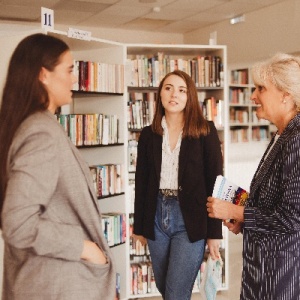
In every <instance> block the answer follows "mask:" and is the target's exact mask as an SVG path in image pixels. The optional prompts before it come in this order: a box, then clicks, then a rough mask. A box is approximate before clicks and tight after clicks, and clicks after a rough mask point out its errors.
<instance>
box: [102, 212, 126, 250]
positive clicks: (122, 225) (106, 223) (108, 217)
mask: <svg viewBox="0 0 300 300" xmlns="http://www.w3.org/2000/svg"><path fill="white" fill-rule="evenodd" d="M101 217H102V230H103V233H104V237H105V238H106V240H107V244H108V246H110V247H113V246H116V245H119V244H122V243H125V241H126V215H125V214H124V213H117V212H112V213H105V214H102V216H101Z"/></svg>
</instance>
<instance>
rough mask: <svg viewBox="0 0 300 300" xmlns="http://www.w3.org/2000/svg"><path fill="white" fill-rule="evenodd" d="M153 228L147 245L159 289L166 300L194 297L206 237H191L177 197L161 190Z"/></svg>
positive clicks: (187, 299) (182, 299) (185, 299)
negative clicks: (153, 236) (195, 239)
mask: <svg viewBox="0 0 300 300" xmlns="http://www.w3.org/2000/svg"><path fill="white" fill-rule="evenodd" d="M154 231H155V241H152V240H150V239H148V245H149V250H150V256H151V260H152V266H153V272H154V277H155V282H156V286H157V288H158V290H159V292H160V293H161V294H162V296H163V299H165V300H189V299H191V294H192V289H193V285H194V282H195V279H196V276H197V274H198V271H199V268H200V265H201V262H202V260H203V256H204V250H205V240H200V241H197V242H194V243H191V242H190V241H189V239H188V236H187V232H186V229H185V225H184V221H183V217H182V213H181V209H180V206H179V201H178V199H177V197H165V196H163V195H162V194H161V193H159V195H158V201H157V208H156V216H155V228H154Z"/></svg>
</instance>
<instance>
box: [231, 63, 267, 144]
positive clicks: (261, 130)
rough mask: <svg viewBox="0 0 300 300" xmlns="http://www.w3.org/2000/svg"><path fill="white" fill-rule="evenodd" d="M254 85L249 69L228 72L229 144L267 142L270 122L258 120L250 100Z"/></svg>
mask: <svg viewBox="0 0 300 300" xmlns="http://www.w3.org/2000/svg"><path fill="white" fill-rule="evenodd" d="M253 90H254V85H253V84H252V83H251V81H250V74H249V69H248V68H245V69H237V70H232V71H231V72H230V84H229V126H230V142H231V143H241V142H252V141H254V142H255V141H258V142H259V141H268V140H269V138H270V129H269V126H270V122H269V121H266V120H259V119H258V118H257V116H256V113H255V110H256V107H255V104H252V101H251V100H250V97H251V94H252V92H253Z"/></svg>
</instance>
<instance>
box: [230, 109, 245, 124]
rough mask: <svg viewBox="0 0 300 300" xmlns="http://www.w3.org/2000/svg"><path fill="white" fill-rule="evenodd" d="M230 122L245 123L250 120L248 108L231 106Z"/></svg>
mask: <svg viewBox="0 0 300 300" xmlns="http://www.w3.org/2000/svg"><path fill="white" fill-rule="evenodd" d="M229 121H230V124H234V123H238V124H245V123H248V122H249V114H248V109H238V108H233V107H231V108H230V110H229Z"/></svg>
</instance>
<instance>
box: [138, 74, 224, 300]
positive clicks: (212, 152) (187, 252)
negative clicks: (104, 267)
mask: <svg viewBox="0 0 300 300" xmlns="http://www.w3.org/2000/svg"><path fill="white" fill-rule="evenodd" d="M220 174H222V153H221V147H220V141H219V138H218V134H217V130H216V128H215V126H214V124H213V122H211V121H207V120H205V118H204V116H203V114H202V111H201V108H200V105H199V102H198V96H197V89H196V86H195V83H194V82H193V80H192V78H191V77H190V76H189V75H188V74H186V73H185V72H182V71H179V70H176V71H174V72H171V73H169V74H167V75H166V76H165V77H164V78H163V79H162V81H161V83H160V85H159V88H158V93H157V100H156V110H155V115H154V119H153V123H152V125H151V126H147V127H145V128H144V129H143V131H142V133H141V136H140V139H139V143H138V157H137V168H136V176H135V183H136V186H135V192H136V193H135V211H134V234H135V236H134V237H135V238H136V239H139V240H140V241H141V242H142V244H145V243H146V242H148V245H149V250H150V255H151V260H152V265H153V271H154V277H155V282H156V285H157V288H158V290H159V292H160V293H161V294H162V296H163V298H164V299H167V300H183V299H190V297H191V293H192V288H193V285H194V282H195V279H196V276H197V273H198V271H199V269H200V265H201V262H202V260H203V256H204V251H205V246H206V245H207V246H208V249H209V251H210V254H211V256H212V258H213V259H216V258H218V257H219V256H220V253H219V244H220V239H221V238H222V224H221V220H216V219H211V218H209V217H208V215H207V212H206V199H207V197H208V196H209V195H211V194H212V191H213V186H214V182H215V180H216V177H217V175H220Z"/></svg>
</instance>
